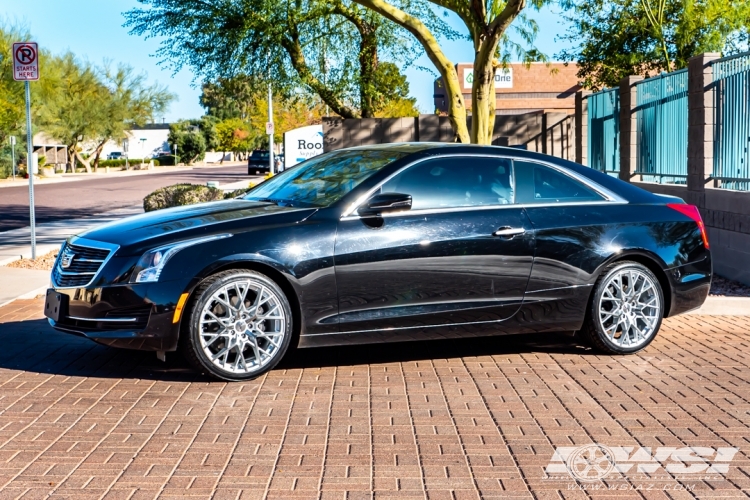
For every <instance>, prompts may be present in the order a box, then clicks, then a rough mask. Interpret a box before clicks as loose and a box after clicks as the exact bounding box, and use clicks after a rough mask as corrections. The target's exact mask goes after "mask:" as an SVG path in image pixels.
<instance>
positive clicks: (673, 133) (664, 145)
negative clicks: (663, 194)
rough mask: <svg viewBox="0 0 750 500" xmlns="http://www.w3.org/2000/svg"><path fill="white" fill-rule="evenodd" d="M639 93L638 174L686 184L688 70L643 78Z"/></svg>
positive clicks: (652, 179)
mask: <svg viewBox="0 0 750 500" xmlns="http://www.w3.org/2000/svg"><path fill="white" fill-rule="evenodd" d="M636 94H637V99H636V108H635V112H636V123H637V125H636V127H637V165H636V171H635V173H636V174H641V175H642V176H643V180H644V181H646V182H664V183H674V184H685V183H687V158H688V149H687V148H688V147H687V142H688V101H687V95H688V72H687V69H683V70H680V71H674V72H672V73H662V74H661V75H659V76H657V77H654V78H649V79H648V80H643V81H641V82H639V83H638V84H637V85H636Z"/></svg>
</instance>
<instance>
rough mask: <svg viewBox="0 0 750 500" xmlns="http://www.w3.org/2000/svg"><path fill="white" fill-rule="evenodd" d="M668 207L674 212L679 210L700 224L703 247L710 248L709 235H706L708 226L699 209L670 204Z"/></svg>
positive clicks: (681, 204)
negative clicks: (704, 222)
mask: <svg viewBox="0 0 750 500" xmlns="http://www.w3.org/2000/svg"><path fill="white" fill-rule="evenodd" d="M667 206H668V207H669V208H671V209H672V210H677V211H678V212H680V213H681V214H682V215H687V216H688V217H690V218H691V219H693V220H694V221H695V223H696V224H698V229H700V230H701V238H703V246H704V247H706V248H708V234H706V225H705V224H703V218H701V213H700V212H699V211H698V207H696V206H695V205H685V204H683V203H668V204H667Z"/></svg>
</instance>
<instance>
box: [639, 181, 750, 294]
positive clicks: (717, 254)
mask: <svg viewBox="0 0 750 500" xmlns="http://www.w3.org/2000/svg"><path fill="white" fill-rule="evenodd" d="M633 184H635V185H636V186H638V187H641V188H643V189H646V190H648V191H651V192H652V193H659V194H667V195H670V196H678V197H680V198H682V199H684V200H685V201H687V202H688V203H695V204H696V205H698V208H699V209H700V212H701V216H702V217H703V222H704V223H705V224H706V229H707V231H708V240H709V243H710V244H711V255H712V257H713V265H714V272H716V273H717V274H719V275H720V276H725V277H727V278H730V279H733V280H737V281H740V282H742V283H745V284H748V285H750V193H748V192H743V191H729V190H725V189H714V188H706V190H705V192H704V196H701V197H699V198H696V197H695V196H693V195H692V193H691V192H690V191H688V188H687V186H684V185H682V186H681V185H675V184H652V183H649V182H633Z"/></svg>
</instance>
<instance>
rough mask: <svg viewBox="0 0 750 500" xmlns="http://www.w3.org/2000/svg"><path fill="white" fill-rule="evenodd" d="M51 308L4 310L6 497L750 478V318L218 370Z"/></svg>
mask: <svg viewBox="0 0 750 500" xmlns="http://www.w3.org/2000/svg"><path fill="white" fill-rule="evenodd" d="M41 306H42V304H41V302H40V301H39V300H36V301H17V302H15V303H14V304H12V305H10V306H6V307H5V308H3V309H0V341H1V342H2V344H1V345H2V348H1V349H0V384H1V385H0V490H1V491H0V498H3V499H5V498H16V497H22V498H45V497H48V496H52V497H55V498H71V499H78V498H102V497H103V498H123V499H129V498H132V499H138V498H155V497H185V496H196V497H199V498H209V497H212V496H213V497H214V498H231V499H237V498H243V499H244V498H263V497H269V498H292V497H294V498H316V497H322V498H337V499H343V498H370V497H372V496H375V497H377V498H381V497H382V498H387V497H398V498H423V497H429V498H455V499H462V498H493V497H494V498H533V497H536V498H583V497H593V498H600V497H601V498H603V497H606V496H611V497H618V498H648V499H651V498H665V499H666V498H692V497H694V496H697V497H701V498H715V497H732V496H736V497H745V496H748V494H749V493H750V462H749V461H748V450H750V429H749V427H750V370H749V369H748V368H749V366H750V334H749V333H748V330H749V329H750V318H740V317H723V318H720V317H695V316H693V317H681V318H675V319H670V320H668V321H666V322H665V324H664V326H663V329H662V333H661V335H660V336H659V338H658V339H657V341H656V342H655V343H654V344H653V345H652V346H650V347H649V348H648V349H646V350H645V351H644V352H643V353H641V354H640V355H637V356H625V357H608V356H599V355H596V354H595V353H593V352H591V351H589V350H587V349H586V348H584V347H582V346H580V345H578V344H577V342H576V341H575V340H574V339H572V338H569V337H564V336H554V335H544V336H518V337H512V338H508V337H506V338H485V339H476V340H471V341H440V342H431V343H414V344H391V345H378V346H367V347H347V348H329V349H315V350H308V351H300V352H297V353H294V354H293V355H292V356H290V357H289V359H287V360H285V361H284V363H283V365H282V366H281V367H280V368H278V369H276V370H275V371H273V372H271V373H270V374H268V375H267V376H265V377H263V378H262V379H259V380H257V381H253V382H248V383H242V384H224V383H218V382H210V381H208V380H205V379H203V378H201V377H200V376H198V375H196V374H195V373H193V372H191V371H190V370H188V369H187V368H186V367H185V366H184V365H183V364H182V363H181V362H180V361H179V360H177V359H176V357H175V356H172V359H168V361H167V363H161V362H159V361H157V360H156V359H155V357H154V356H153V354H144V353H138V352H128V351H119V350H114V349H108V348H105V347H100V346H97V345H96V344H93V343H91V342H89V341H87V340H85V339H79V338H76V337H72V336H67V335H63V334H58V333H55V332H54V331H52V330H51V329H50V328H49V327H48V326H46V322H45V321H44V320H42V319H41V316H40V314H39V311H40V310H41ZM592 443H599V444H601V445H603V446H602V447H598V448H578V449H574V448H575V447H577V446H582V445H590V444H592ZM686 447H693V448H692V449H688V450H687V451H686V450H684V449H683V448H686ZM556 448H557V449H558V454H557V455H555V454H554V452H555V449H556ZM642 448H643V449H642ZM735 448H739V451H738V452H737V451H736V450H734V449H735ZM566 450H567V451H566ZM704 460H705V461H704ZM566 461H567V462H566ZM550 463H551V464H552V466H551V468H548V465H550ZM566 463H567V464H568V465H567V466H566ZM612 463H615V464H616V467H617V469H615V470H611V466H612V465H611V464H612ZM708 466H710V467H711V468H707V467H708ZM566 467H569V468H570V470H573V471H574V472H575V473H577V474H578V477H579V478H582V479H581V480H579V481H578V482H576V481H574V480H573V478H572V476H571V475H570V474H569V473H567V472H566V471H567V470H568V469H567V468H566ZM688 467H689V468H688ZM618 470H621V471H622V473H620V472H618ZM556 471H557V473H555V472H556ZM587 474H588V475H587ZM592 474H593V475H592ZM601 476H603V477H604V479H603V480H602V481H585V480H583V479H591V478H594V479H595V478H596V477H601ZM674 477H677V479H675V478H674ZM373 492H374V493H373Z"/></svg>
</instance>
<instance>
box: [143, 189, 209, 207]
mask: <svg viewBox="0 0 750 500" xmlns="http://www.w3.org/2000/svg"><path fill="white" fill-rule="evenodd" d="M223 199H224V192H223V191H222V190H221V189H217V188H210V187H208V186H203V185H200V184H174V185H172V186H167V187H164V188H161V189H157V190H156V191H154V192H153V193H151V194H149V195H148V196H146V197H145V198H144V199H143V209H144V210H145V211H146V212H152V211H154V210H161V209H162V208H169V207H180V206H183V205H193V204H195V203H205V202H207V201H218V200H223Z"/></svg>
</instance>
